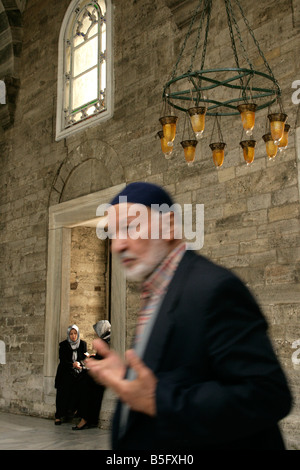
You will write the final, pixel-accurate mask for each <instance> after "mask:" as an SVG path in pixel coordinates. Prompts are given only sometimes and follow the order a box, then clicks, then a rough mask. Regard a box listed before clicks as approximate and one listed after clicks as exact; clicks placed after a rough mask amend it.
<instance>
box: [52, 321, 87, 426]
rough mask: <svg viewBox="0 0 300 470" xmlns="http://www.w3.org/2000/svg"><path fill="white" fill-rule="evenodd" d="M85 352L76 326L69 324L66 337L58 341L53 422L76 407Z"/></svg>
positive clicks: (57, 422) (59, 419) (58, 420)
mask: <svg viewBox="0 0 300 470" xmlns="http://www.w3.org/2000/svg"><path fill="white" fill-rule="evenodd" d="M86 352H87V344H86V342H85V341H83V340H81V339H80V334H79V329H78V326H77V325H71V326H69V328H68V332H67V339H66V340H64V341H62V342H61V343H59V361H60V362H59V364H58V367H57V373H56V377H55V388H56V389H57V393H56V413H55V424H61V422H62V418H64V417H65V416H67V414H68V411H74V410H75V409H77V404H78V398H79V397H78V391H79V388H80V382H81V380H82V378H83V376H84V375H85V371H84V370H83V367H82V363H81V361H84V359H86V356H85V353H86Z"/></svg>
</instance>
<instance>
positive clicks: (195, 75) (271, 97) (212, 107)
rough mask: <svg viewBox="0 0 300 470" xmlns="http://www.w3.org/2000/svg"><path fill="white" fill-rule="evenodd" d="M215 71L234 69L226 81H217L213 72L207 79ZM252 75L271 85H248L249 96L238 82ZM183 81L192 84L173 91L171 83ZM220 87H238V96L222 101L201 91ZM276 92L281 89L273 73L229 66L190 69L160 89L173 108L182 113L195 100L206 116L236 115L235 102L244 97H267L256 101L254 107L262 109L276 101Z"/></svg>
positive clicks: (237, 102)
mask: <svg viewBox="0 0 300 470" xmlns="http://www.w3.org/2000/svg"><path fill="white" fill-rule="evenodd" d="M219 72H234V73H235V75H234V76H232V77H229V78H227V79H226V80H218V79H217V78H216V75H214V78H211V77H209V75H208V74H210V73H213V74H216V73H219ZM254 75H257V76H260V77H263V78H264V79H266V80H269V81H270V82H271V83H272V84H273V86H272V87H267V86H264V87H260V86H253V87H251V95H250V94H249V93H248V94H247V87H245V86H243V85H242V84H241V81H242V79H243V78H245V77H249V78H250V79H252V78H253V77H254ZM184 82H187V83H190V84H191V86H192V87H191V86H190V87H188V88H186V86H185V89H183V90H174V88H175V85H179V86H180V84H181V83H183V84H184ZM234 82H237V83H234ZM220 86H223V87H226V88H229V89H230V88H231V89H235V90H241V91H242V96H237V97H233V98H230V99H228V100H225V101H220V100H218V99H213V98H210V97H206V96H205V92H207V91H209V90H213V89H214V88H217V87H220ZM172 88H173V89H172ZM194 94H195V96H194ZM280 94H281V90H280V87H279V86H278V83H277V80H276V79H275V78H274V76H272V75H268V74H266V73H263V72H259V71H257V70H254V69H247V68H232V67H229V68H220V69H206V70H198V71H197V70H196V71H190V72H187V73H185V74H183V75H179V76H178V77H174V78H172V79H171V80H169V81H168V82H167V83H166V84H165V86H164V89H163V99H164V100H167V102H168V104H169V105H171V106H172V107H173V108H176V109H178V110H180V111H184V112H186V111H187V110H188V108H189V107H190V106H191V104H190V103H192V106H193V105H194V103H197V105H199V103H206V105H207V112H206V114H207V115H208V116H216V115H218V116H233V115H238V114H239V111H238V110H237V105H238V104H239V103H240V102H244V101H245V100H250V99H251V101H252V100H257V99H267V100H266V101H264V102H263V103H260V104H258V106H257V110H260V109H264V108H267V107H269V106H271V105H272V104H273V103H274V102H275V101H276V100H277V98H278V96H280ZM197 95H198V96H200V98H198V97H197ZM179 101H186V102H187V107H184V105H183V104H182V103H180V104H179V103H178V102H179ZM220 107H222V108H226V109H227V110H226V111H224V110H222V111H220V110H219V108H220Z"/></svg>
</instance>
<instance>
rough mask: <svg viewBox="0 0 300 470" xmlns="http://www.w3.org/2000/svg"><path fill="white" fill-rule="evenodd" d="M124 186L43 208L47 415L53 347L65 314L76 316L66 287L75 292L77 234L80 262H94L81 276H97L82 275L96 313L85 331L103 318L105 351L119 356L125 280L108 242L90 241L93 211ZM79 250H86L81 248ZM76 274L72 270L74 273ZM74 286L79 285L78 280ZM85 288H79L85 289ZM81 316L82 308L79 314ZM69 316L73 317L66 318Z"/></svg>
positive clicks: (64, 324) (55, 354) (63, 332)
mask: <svg viewBox="0 0 300 470" xmlns="http://www.w3.org/2000/svg"><path fill="white" fill-rule="evenodd" d="M124 186H125V184H121V185H118V186H114V187H112V188H108V189H105V190H102V191H99V192H97V193H92V194H89V195H87V196H83V197H80V198H77V199H74V200H71V201H67V202H63V203H61V204H57V205H55V206H51V207H50V208H49V231H48V265H47V295H46V319H45V332H46V334H45V354H44V402H45V405H47V406H48V407H49V406H50V407H52V408H53V410H54V407H55V395H56V391H55V388H54V378H55V374H56V369H57V364H58V345H59V342H61V341H63V340H64V339H65V337H66V331H67V328H68V326H69V325H70V319H71V317H70V314H71V315H73V314H74V315H75V312H76V305H75V304H73V300H74V299H72V293H73V292H72V287H73V290H74V291H76V290H77V289H78V286H79V277H78V276H77V278H78V279H77V281H76V275H75V274H74V273H75V271H72V269H73V267H74V266H72V258H74V259H76V256H75V251H73V253H72V239H73V248H74V247H75V245H76V243H77V242H76V243H75V240H76V239H77V237H78V236H79V234H80V233H81V235H82V234H83V233H84V234H85V237H84V238H85V242H84V243H83V242H81V243H83V244H82V249H83V250H84V251H85V254H86V256H90V257H91V258H94V261H95V263H96V264H95V265H94V267H93V268H91V265H92V264H93V263H91V264H90V267H87V268H86V270H87V271H88V270H89V269H90V270H91V269H94V270H95V272H96V271H97V275H98V277H97V276H96V277H95V278H92V276H89V273H88V272H86V273H85V276H84V278H85V282H86V283H87V284H88V285H89V290H90V295H91V297H93V300H91V303H90V306H91V305H93V303H94V306H95V304H97V308H98V310H97V308H96V309H93V308H91V309H90V312H94V313H93V314H91V316H90V317H89V315H87V316H86V318H87V326H86V331H87V332H88V331H90V330H91V334H92V335H93V329H92V325H93V321H94V319H95V318H96V317H97V315H98V318H99V319H101V320H102V319H105V318H102V316H103V315H104V313H105V315H106V316H107V319H109V320H110V323H111V347H112V348H113V349H114V350H115V351H117V352H118V353H119V354H120V355H121V356H123V355H124V353H125V332H126V279H125V276H124V273H123V270H122V269H121V266H120V265H119V263H118V261H117V260H115V259H114V257H110V255H109V253H110V250H109V249H108V242H109V241H108V240H104V241H102V240H98V239H96V225H97V223H98V221H99V218H97V217H96V211H97V208H98V206H99V205H100V204H106V203H108V202H109V201H110V200H111V199H112V198H113V197H114V196H115V195H116V194H117V193H119V192H120V191H121V190H122V189H123V188H124ZM92 232H94V235H95V238H94V239H93V240H94V241H93V242H92V246H90V247H87V245H89V244H91V241H88V240H91V238H90V237H91V234H92ZM98 242H99V252H98V254H97V255H96V254H93V253H94V249H93V248H95V246H96V244H97V243H98ZM100 242H101V243H104V245H106V247H105V246H104V245H102V248H101V246H100V245H101V244H100ZM84 245H86V247H85V248H84ZM97 250H98V248H97ZM88 252H89V254H88ZM72 255H73V256H72ZM97 257H98V261H100V258H101V257H102V258H104V257H106V260H107V261H106V267H105V269H106V270H107V271H108V272H109V275H105V276H104V277H103V278H102V281H103V282H102V281H101V282H100V278H101V275H99V269H98V268H99V267H98V266H97ZM79 258H80V256H79V257H78V256H77V262H79ZM83 259H84V256H83ZM103 264H105V263H103ZM80 269H81V268H80ZM80 269H79V268H78V272H79V271H80ZM94 274H95V273H94ZM102 274H103V273H102ZM80 279H81V278H80ZM76 282H77V287H76ZM80 282H83V278H82V279H81V281H80ZM83 284H84V283H83ZM87 284H85V286H86V285H87ZM75 287H76V289H75ZM83 287H84V286H83ZM91 292H92V293H93V295H92V294H91ZM99 292H101V294H104V295H105V306H104V302H103V298H102V300H101V301H100V300H99V298H100V297H101V296H99V295H98V297H99V298H97V293H98V294H99ZM70 293H71V295H70ZM95 294H96V295H95ZM73 297H76V296H73ZM77 300H78V299H77ZM101 302H103V303H101ZM75 303H76V302H75ZM74 305H75V306H74ZM79 310H80V309H77V313H78V311H79ZM86 310H87V309H86V308H85V313H86ZM72 311H73V313H71V312H72ZM95 312H97V313H96V316H95V317H93V316H92V315H94V314H95ZM85 313H84V311H83V316H85ZM100 317H101V318H100ZM95 323H96V321H95ZM84 336H85V332H84ZM93 336H94V335H93ZM84 339H85V338H84ZM111 400H113V397H108V403H107V404H106V405H105V403H104V404H103V405H104V408H106V409H107V412H108V413H109V412H110V404H109V402H110V401H111Z"/></svg>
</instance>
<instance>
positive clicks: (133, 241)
mask: <svg viewBox="0 0 300 470" xmlns="http://www.w3.org/2000/svg"><path fill="white" fill-rule="evenodd" d="M124 196H126V199H127V202H126V205H125V203H124V202H122V201H123V200H124ZM120 197H121V198H120ZM120 201H121V203H120ZM133 204H138V205H141V206H142V207H143V208H145V207H146V212H145V211H141V212H143V218H140V219H139V230H136V231H135V233H134V234H133V233H130V231H132V227H134V226H135V227H137V225H134V221H135V218H137V216H134V215H132V211H131V209H132V205H133ZM157 204H160V205H161V207H162V206H163V207H164V208H165V207H169V208H171V207H172V200H171V198H170V196H169V195H168V194H167V193H166V192H165V191H164V190H163V189H162V188H160V187H158V186H155V185H152V184H149V183H132V184H130V185H128V186H127V187H126V188H125V189H124V190H123V191H122V192H121V193H120V194H119V195H118V196H116V197H115V198H114V200H113V201H111V207H110V209H109V219H108V220H109V222H108V230H112V231H111V233H110V236H111V238H112V241H111V246H112V252H113V253H114V254H115V255H118V256H119V258H120V260H121V263H122V265H123V267H124V269H125V272H126V275H127V278H128V279H129V280H131V281H137V282H140V283H141V310H140V312H139V315H138V321H137V328H136V336H135V341H134V345H133V349H131V350H129V351H127V353H126V360H125V361H124V360H123V359H122V358H120V357H119V356H118V355H117V354H116V353H115V352H114V351H113V350H110V349H109V348H108V347H107V345H106V344H105V343H104V342H100V340H99V341H98V342H97V343H96V344H95V347H96V349H97V352H98V353H99V354H100V355H102V356H104V357H105V358H104V359H103V360H102V361H93V360H92V359H89V360H88V361H87V366H88V368H89V369H90V373H91V375H92V376H93V377H94V379H95V380H96V381H99V382H101V383H103V384H104V385H105V386H106V387H111V388H112V389H113V390H114V391H115V392H116V394H117V395H118V396H119V398H120V400H119V402H118V404H117V408H116V412H115V416H114V420H113V431H112V447H113V449H114V450H131V449H137V450H142V449H146V450H147V449H149V450H150V449H156V450H158V449H161V450H172V449H173V450H176V451H179V450H189V451H193V450H195V451H198V450H219V449H232V450H246V449H252V450H282V449H284V444H283V440H282V437H281V434H280V431H279V428H278V424H277V423H278V421H279V420H280V419H282V418H283V417H284V416H286V415H287V414H288V412H289V410H290V407H291V395H290V392H289V388H288V385H287V382H286V378H285V376H284V373H283V371H282V369H281V367H280V364H279V362H278V360H277V358H276V356H275V354H274V351H273V349H272V346H271V343H270V340H269V338H268V336H267V324H266V321H265V319H264V317H263V315H262V313H261V312H260V309H259V307H258V305H257V303H256V302H255V300H254V298H253V296H252V295H251V294H250V292H249V291H248V289H247V288H246V287H245V285H244V284H243V283H242V282H241V281H240V280H239V279H238V278H237V277H236V276H235V275H234V274H232V273H231V272H229V271H228V270H226V269H224V268H222V267H220V266H217V265H215V264H213V263H212V262H210V261H209V260H207V259H205V258H204V257H202V256H199V255H197V254H195V253H194V252H192V251H190V250H187V249H186V246H185V244H184V242H183V240H181V239H176V238H175V236H174V234H175V217H174V213H173V212H172V211H170V212H169V213H168V211H165V212H166V213H160V214H159V217H156V218H153V217H152V216H153V209H152V207H153V205H155V207H157ZM156 215H157V214H156ZM166 215H168V217H169V232H168V235H167V236H165V234H164V229H163V227H164V223H163V219H164V217H166ZM153 220H156V221H157V220H158V221H159V224H160V225H159V227H153V225H152V224H155V223H156V222H153ZM154 228H155V230H154ZM132 232H133V231H132ZM154 232H155V233H156V234H157V233H158V234H159V236H158V237H157V236H155V237H154V236H153V233H154Z"/></svg>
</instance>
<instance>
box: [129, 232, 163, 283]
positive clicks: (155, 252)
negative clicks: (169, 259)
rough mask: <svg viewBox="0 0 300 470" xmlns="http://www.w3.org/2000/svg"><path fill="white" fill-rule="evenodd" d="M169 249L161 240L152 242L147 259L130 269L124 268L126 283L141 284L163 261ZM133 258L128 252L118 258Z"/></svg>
mask: <svg viewBox="0 0 300 470" xmlns="http://www.w3.org/2000/svg"><path fill="white" fill-rule="evenodd" d="M168 253H169V247H168V244H167V243H166V242H165V241H163V240H154V241H153V243H152V245H151V248H150V249H149V252H148V254H147V257H146V259H145V260H144V261H141V262H140V263H138V264H135V265H134V266H132V267H126V266H125V267H124V269H125V275H126V278H127V279H128V281H132V282H142V281H144V280H145V279H146V278H147V277H148V276H150V274H152V272H153V271H154V269H155V268H156V267H157V266H158V265H159V264H160V263H161V262H162V261H163V259H164V258H165V257H166V256H167V255H168ZM127 257H130V258H135V256H134V255H132V253H131V252H130V251H125V252H123V253H121V255H120V258H121V259H122V258H127Z"/></svg>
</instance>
